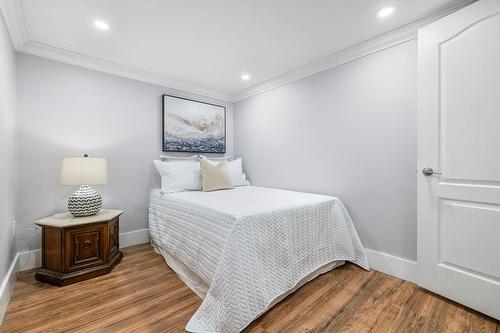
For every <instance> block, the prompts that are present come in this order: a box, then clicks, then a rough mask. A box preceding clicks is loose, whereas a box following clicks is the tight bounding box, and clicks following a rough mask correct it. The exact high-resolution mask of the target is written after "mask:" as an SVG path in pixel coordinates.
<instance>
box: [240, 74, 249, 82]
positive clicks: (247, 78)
mask: <svg viewBox="0 0 500 333" xmlns="http://www.w3.org/2000/svg"><path fill="white" fill-rule="evenodd" d="M241 79H242V80H243V81H248V80H250V75H249V74H243V75H242V76H241Z"/></svg>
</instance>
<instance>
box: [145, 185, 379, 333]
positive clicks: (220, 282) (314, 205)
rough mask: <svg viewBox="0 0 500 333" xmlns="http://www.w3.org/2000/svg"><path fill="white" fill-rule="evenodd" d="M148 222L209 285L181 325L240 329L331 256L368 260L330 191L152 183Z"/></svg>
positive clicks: (228, 331) (155, 237)
mask: <svg viewBox="0 0 500 333" xmlns="http://www.w3.org/2000/svg"><path fill="white" fill-rule="evenodd" d="M149 230H150V235H151V239H152V241H153V243H154V244H155V245H156V246H159V247H161V248H162V249H164V250H165V251H166V252H168V254H169V255H170V256H172V257H173V258H175V259H176V260H177V261H179V262H180V263H182V264H183V265H184V266H185V267H187V268H188V269H189V270H191V271H192V272H194V273H195V274H196V275H197V276H199V278H200V279H201V280H202V281H203V283H204V285H206V286H208V287H207V290H206V294H205V297H204V300H203V303H202V304H201V306H200V308H199V309H198V310H197V311H196V313H195V314H194V315H193V317H192V318H191V320H190V321H189V323H188V325H187V326H186V330H188V331H190V332H206V333H208V332H221V333H222V332H223V333H232V332H240V331H241V330H243V329H244V328H245V327H246V326H247V325H248V324H250V323H251V322H252V321H253V320H254V319H255V318H257V317H258V316H260V315H261V314H262V313H263V312H264V311H265V310H266V309H267V308H268V307H269V305H271V304H272V303H273V301H275V300H276V299H277V298H279V297H280V296H282V295H283V294H286V293H287V292H288V291H290V290H292V289H293V288H294V287H295V286H296V285H297V283H299V281H301V280H302V279H303V278H305V277H306V276H307V275H308V274H310V273H311V272H313V271H315V270H317V269H318V268H320V267H323V266H325V265H328V264H330V263H332V262H334V261H337V260H346V261H351V262H353V263H355V264H357V265H359V266H361V267H363V268H365V269H368V268H369V267H368V261H367V257H366V253H365V250H364V248H363V246H362V244H361V241H360V239H359V237H358V234H357V232H356V229H355V227H354V225H353V223H352V221H351V219H350V217H349V215H348V213H347V211H346V209H345V207H344V206H343V204H342V202H341V201H340V200H339V199H337V198H335V197H330V196H323V195H317V194H309V193H301V192H292V191H284V190H278V189H271V188H263V187H256V186H243V187H238V188H235V189H233V190H225V191H217V192H180V193H163V192H160V191H159V190H153V191H152V192H151V201H150V207H149ZM199 294H200V293H199ZM202 296H203V295H202Z"/></svg>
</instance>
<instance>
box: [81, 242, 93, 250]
mask: <svg viewBox="0 0 500 333" xmlns="http://www.w3.org/2000/svg"><path fill="white" fill-rule="evenodd" d="M83 246H84V247H85V248H86V249H88V248H89V247H91V246H92V242H91V241H89V240H86V241H85V243H83Z"/></svg>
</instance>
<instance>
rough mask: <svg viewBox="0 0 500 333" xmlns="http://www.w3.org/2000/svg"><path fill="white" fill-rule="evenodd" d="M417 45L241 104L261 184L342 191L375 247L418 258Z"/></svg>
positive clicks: (254, 176)
mask: <svg viewBox="0 0 500 333" xmlns="http://www.w3.org/2000/svg"><path fill="white" fill-rule="evenodd" d="M416 94H417V47H416V41H411V42H407V43H404V44H401V45H399V46H396V47H393V48H390V49H388V50H385V51H382V52H379V53H376V54H373V55H370V56H367V57H365V58H362V59H359V60H356V61H353V62H350V63H347V64H344V65H341V66H339V67H336V68H333V69H330V70H327V71H324V72H321V73H318V74H316V75H314V76H310V77H307V78H305V79H302V80H299V81H296V82H293V83H290V84H287V85H285V86H282V87H279V88H276V89H274V90H271V91H268V92H265V93H262V94H260V95H256V96H254V97H251V98H248V99H246V100H243V101H241V102H238V103H235V105H234V110H235V111H234V133H235V138H234V142H235V157H237V156H241V157H243V164H244V167H245V169H246V173H247V174H248V176H249V177H250V180H251V181H252V182H253V183H254V184H255V185H262V186H271V187H278V188H285V189H291V190H299V191H306V192H318V193H324V194H330V195H335V196H338V197H339V198H340V199H341V200H342V201H343V202H344V203H345V204H346V206H347V209H348V210H349V212H350V214H351V217H352V219H353V221H354V223H355V225H356V228H357V230H358V232H359V234H360V237H361V239H362V241H363V243H364V245H365V246H366V247H367V248H370V249H373V250H377V251H382V252H385V253H389V254H392V255H396V256H399V257H404V258H409V259H413V260H415V259H416V252H417V248H416V229H417V225H416V204H417V200H416V173H415V172H416V158H417V151H416V140H417V129H416V126H417V121H416V117H417V98H416Z"/></svg>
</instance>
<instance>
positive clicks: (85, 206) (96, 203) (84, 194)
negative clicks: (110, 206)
mask: <svg viewBox="0 0 500 333" xmlns="http://www.w3.org/2000/svg"><path fill="white" fill-rule="evenodd" d="M101 207H102V196H101V195H100V194H99V193H97V192H96V191H95V190H94V189H93V188H92V187H90V186H88V185H82V186H80V188H79V189H78V191H76V192H75V193H73V194H72V195H71V196H70V197H69V199H68V209H69V212H70V213H71V215H73V216H90V215H95V214H97V213H98V212H99V210H100V209H101Z"/></svg>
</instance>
